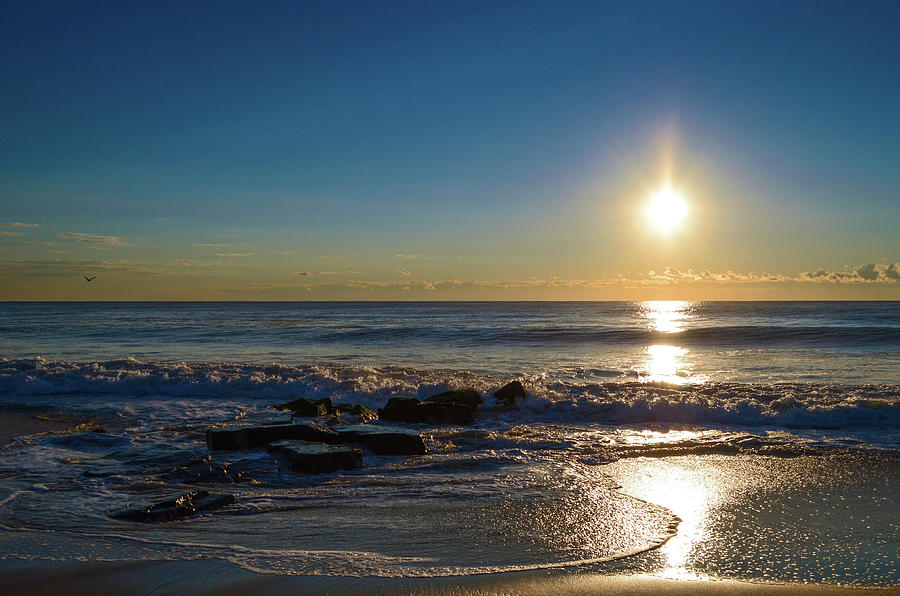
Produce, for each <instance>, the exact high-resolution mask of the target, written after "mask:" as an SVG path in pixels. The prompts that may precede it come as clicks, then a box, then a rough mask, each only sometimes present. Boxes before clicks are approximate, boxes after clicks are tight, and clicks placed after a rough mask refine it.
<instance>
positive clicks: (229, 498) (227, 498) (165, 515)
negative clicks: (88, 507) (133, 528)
mask: <svg viewBox="0 0 900 596" xmlns="http://www.w3.org/2000/svg"><path fill="white" fill-rule="evenodd" d="M232 503H234V495H232V494H228V493H210V492H209V491H205V490H193V491H191V492H188V493H184V494H183V495H179V496H177V497H175V498H174V499H168V500H166V501H159V502H157V503H153V504H152V505H148V506H146V507H136V508H133V509H120V510H119V511H113V512H112V513H110V514H109V516H110V517H112V518H114V519H121V520H124V521H133V522H140V523H144V524H156V523H161V522H168V521H175V520H178V519H184V518H185V517H188V516H189V515H193V514H195V513H198V512H201V511H210V510H212V509H218V508H219V507H224V506H226V505H231V504H232Z"/></svg>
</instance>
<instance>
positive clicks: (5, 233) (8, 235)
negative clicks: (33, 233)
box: [0, 230, 22, 238]
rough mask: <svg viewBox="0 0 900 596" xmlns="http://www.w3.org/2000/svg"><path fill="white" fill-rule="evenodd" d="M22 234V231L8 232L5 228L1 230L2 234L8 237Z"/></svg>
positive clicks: (0, 233)
mask: <svg viewBox="0 0 900 596" xmlns="http://www.w3.org/2000/svg"><path fill="white" fill-rule="evenodd" d="M21 235H22V232H7V231H4V230H0V236H6V237H8V238H17V237H19V236H21Z"/></svg>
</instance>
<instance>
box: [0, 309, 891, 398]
mask: <svg viewBox="0 0 900 596" xmlns="http://www.w3.org/2000/svg"><path fill="white" fill-rule="evenodd" d="M898 354H900V302H644V303H633V302H525V303H521V302H505V303H497V302H489V303H406V302H394V303H378V302H356V303H334V302H319V303H309V302H274V303H273V302H224V303H209V302H193V303H146V302H132V303H0V356H4V357H6V358H23V357H35V356H41V357H43V358H45V359H50V360H68V361H76V362H85V361H92V360H107V359H118V358H124V357H128V356H130V357H133V358H137V359H139V360H143V361H159V362H167V363H172V362H217V363H221V362H241V363H254V364H270V363H273V362H277V363H280V364H286V365H309V364H352V365H363V366H386V365H391V366H399V367H410V368H416V369H425V370H436V369H449V370H453V371H462V370H466V371H469V372H472V373H477V374H484V375H492V376H496V377H504V376H522V375H525V376H529V377H539V376H540V377H543V378H547V379H553V380H580V381H588V382H605V381H610V380H613V381H616V380H642V381H646V380H651V381H665V382H674V383H685V382H702V381H737V382H749V383H759V382H784V381H788V382H825V383H855V384H860V383H890V382H897V381H898V380H900V356H898Z"/></svg>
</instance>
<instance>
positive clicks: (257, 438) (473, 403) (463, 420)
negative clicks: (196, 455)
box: [79, 381, 527, 523]
mask: <svg viewBox="0 0 900 596" xmlns="http://www.w3.org/2000/svg"><path fill="white" fill-rule="evenodd" d="M494 397H495V398H496V400H497V402H498V403H501V404H503V405H506V406H512V405H514V403H515V400H516V399H517V398H524V397H527V393H526V392H525V388H524V387H523V386H522V384H521V383H520V382H519V381H513V382H511V383H508V384H507V385H505V386H503V387H501V388H500V389H498V390H497V391H496V392H495V393H494ZM483 401H484V400H483V398H482V397H481V395H480V394H479V393H478V392H477V391H475V390H474V389H462V390H454V391H445V392H443V393H439V394H437V395H433V396H431V397H428V398H426V399H424V400H421V401H420V400H418V399H416V398H414V397H394V398H391V399H390V400H388V402H387V404H385V406H384V408H382V409H380V410H378V414H376V413H375V412H373V411H372V410H370V409H369V408H367V407H365V406H363V405H361V404H353V405H348V404H338V405H334V404H333V403H332V401H331V399H329V398H323V399H310V398H299V399H295V400H293V401H290V402H287V403H284V404H280V405H277V406H272V407H273V408H275V409H278V410H283V411H288V412H290V413H291V417H292V418H300V417H308V418H318V419H319V422H325V423H326V424H327V425H328V426H326V425H323V424H319V423H316V422H313V421H305V422H291V423H289V424H285V423H280V424H268V425H254V426H238V427H222V428H210V429H207V431H206V446H207V447H208V448H209V450H210V451H249V450H263V449H265V450H266V451H268V452H269V453H271V454H272V455H273V456H274V457H275V458H276V459H277V460H278V461H279V462H280V464H281V465H282V466H284V467H286V468H288V469H289V470H290V471H292V472H294V473H300V474H326V473H330V472H334V471H336V470H352V469H355V468H359V467H361V466H362V465H363V451H362V450H361V449H359V448H358V447H356V446H360V447H364V448H365V449H367V450H368V451H370V452H371V453H373V454H375V455H424V454H425V453H427V448H426V446H425V441H424V440H423V439H422V436H421V435H420V434H419V433H418V432H416V431H414V430H411V429H408V428H399V427H396V426H385V425H381V424H377V425H375V424H371V425H370V424H368V423H369V422H372V421H373V420H377V419H379V418H381V419H382V420H390V421H395V422H408V423H425V424H471V423H472V421H473V419H474V416H475V410H476V409H477V408H478V406H479V405H480V404H481V403H482V402H483ZM326 416H327V417H329V418H328V420H325V421H323V420H322V418H323V417H326ZM348 422H355V424H348ZM95 434H96V433H95ZM95 434H91V436H90V437H88V439H90V440H87V439H85V438H84V437H85V436H86V435H82V437H79V440H81V441H82V442H86V443H90V444H92V445H93V444H95V443H96V444H98V445H100V446H106V443H109V442H110V439H104V438H103V437H98V436H95ZM203 463H204V465H205V466H206V467H210V464H209V462H207V461H206V460H204V462H203ZM219 472H220V471H219V470H218V469H216V470H213V469H212V468H210V470H206V469H205V468H204V469H203V470H200V471H199V472H197V471H196V470H194V469H193V468H192V469H190V470H186V471H183V473H184V474H187V475H188V476H189V477H191V478H192V477H193V476H192V475H196V474H198V473H199V474H200V476H198V477H202V476H203V473H206V474H207V475H210V474H213V475H215V474H218V473H219ZM222 474H224V475H225V476H228V472H227V471H226V470H224V469H223V470H222V471H221V473H220V474H219V475H222ZM234 502H235V498H234V495H231V494H227V493H218V494H215V493H210V492H208V491H202V490H198V491H191V492H188V493H184V494H181V495H178V496H176V497H174V498H172V499H168V500H165V501H160V502H157V503H153V504H151V505H148V506H146V507H142V508H133V509H122V510H119V511H114V512H111V513H110V514H109V515H110V517H113V518H115V519H121V520H125V521H135V522H141V523H159V522H167V521H173V520H178V519H183V518H185V517H188V516H190V515H193V514H194V513H197V512H200V511H209V510H212V509H216V508H219V507H223V506H225V505H230V504H232V503H234Z"/></svg>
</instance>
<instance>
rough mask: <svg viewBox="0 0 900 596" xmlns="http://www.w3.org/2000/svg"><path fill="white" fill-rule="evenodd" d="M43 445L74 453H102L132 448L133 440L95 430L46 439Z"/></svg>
mask: <svg viewBox="0 0 900 596" xmlns="http://www.w3.org/2000/svg"><path fill="white" fill-rule="evenodd" d="M43 444H44V445H50V446H52V447H60V448H62V449H70V450H72V451H85V452H100V451H111V450H116V449H125V448H127V447H130V446H131V439H129V438H128V437H117V436H116V435H110V434H107V432H106V431H105V430H103V429H95V430H92V431H91V432H86V433H79V434H72V435H56V436H52V437H49V438H47V439H45V440H44V441H43Z"/></svg>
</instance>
